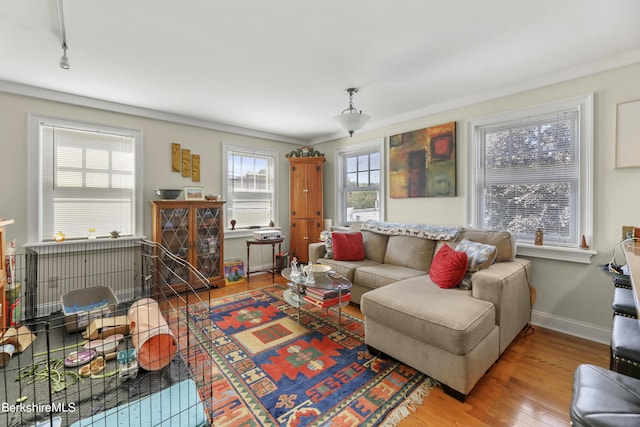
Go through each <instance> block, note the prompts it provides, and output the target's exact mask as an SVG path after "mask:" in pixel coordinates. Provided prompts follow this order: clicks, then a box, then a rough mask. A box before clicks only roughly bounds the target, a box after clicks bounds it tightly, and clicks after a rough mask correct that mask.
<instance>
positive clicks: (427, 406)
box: [200, 274, 609, 427]
mask: <svg viewBox="0 0 640 427" xmlns="http://www.w3.org/2000/svg"><path fill="white" fill-rule="evenodd" d="M276 283H281V284H285V283H286V282H285V281H284V279H283V278H281V277H277V278H276ZM271 284H272V283H271V276H270V275H268V274H259V275H256V276H252V277H251V281H250V282H249V283H241V284H236V285H231V286H227V287H225V288H221V289H214V290H211V291H209V292H207V293H203V294H201V295H200V298H202V299H206V298H219V297H222V296H226V295H231V294H234V293H238V292H245V291H248V290H252V289H258V288H261V287H265V286H270V285H271ZM343 310H344V311H345V312H347V313H349V314H351V315H353V316H356V317H358V318H361V319H362V318H363V316H362V313H361V312H360V310H359V309H358V307H357V306H355V305H350V306H348V307H346V308H344V309H343ZM581 363H590V364H594V365H598V366H602V367H608V366H609V347H608V346H607V345H603V344H598V343H594V342H592V341H588V340H584V339H581V338H576V337H573V336H570V335H565V334H561V333H558V332H555V331H551V330H547V329H543V328H539V327H535V332H534V333H533V334H531V335H528V336H526V337H525V336H524V334H523V333H521V334H520V335H519V336H518V337H517V338H516V339H515V340H514V342H513V343H512V344H511V345H510V346H509V347H508V348H507V350H506V351H505V352H504V353H503V354H502V356H501V357H500V359H499V360H498V361H497V362H496V363H495V364H494V365H493V367H492V368H491V369H490V370H489V372H488V373H487V374H486V375H485V376H484V377H483V378H482V379H481V380H480V381H479V382H478V384H476V386H475V387H474V389H473V390H472V391H471V393H470V394H469V395H468V396H467V399H466V401H465V403H461V402H459V401H457V400H455V399H453V398H451V397H449V396H447V395H446V394H444V392H443V391H442V389H441V388H440V387H434V388H433V389H432V390H431V393H430V394H429V396H428V397H427V398H425V400H424V402H423V403H422V404H421V405H420V406H418V407H417V408H416V411H415V412H414V413H412V414H411V415H410V416H409V417H408V418H406V419H405V420H403V421H402V422H401V423H400V427H414V426H415V427H422V426H429V427H434V426H435V427H438V426H443V427H449V426H464V427H473V426H490V427H497V426H567V425H569V405H570V403H571V388H572V383H573V372H574V370H575V369H576V368H577V367H578V365H580V364H581Z"/></svg>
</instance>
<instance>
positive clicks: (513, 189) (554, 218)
mask: <svg viewBox="0 0 640 427" xmlns="http://www.w3.org/2000/svg"><path fill="white" fill-rule="evenodd" d="M591 105H592V96H591V95H589V96H584V97H579V98H572V99H568V100H564V101H558V102H554V103H551V104H545V105H542V106H537V107H531V108H528V109H523V110H518V111H514V112H511V113H506V114H502V115H497V116H492V117H487V118H482V119H476V120H473V121H472V122H470V128H469V136H470V144H471V145H470V146H471V150H470V153H471V162H472V172H471V181H472V184H471V193H472V203H471V210H472V212H470V214H471V216H472V223H473V226H475V227H478V228H481V229H486V230H509V231H511V232H512V233H513V234H515V235H516V237H517V239H518V242H524V243H533V242H534V239H535V233H536V230H538V229H540V230H542V231H543V233H544V244H545V245H552V246H559V247H573V248H575V247H577V246H578V245H579V243H580V240H581V236H582V235H586V236H588V237H590V236H591V227H592V220H591V213H592V206H591V200H592V196H591V193H592V185H591V180H592V178H591V177H592V159H591V156H592V154H591V153H592V148H591V145H592V144H591V133H592V132H591V127H592V117H591V116H592V113H591Z"/></svg>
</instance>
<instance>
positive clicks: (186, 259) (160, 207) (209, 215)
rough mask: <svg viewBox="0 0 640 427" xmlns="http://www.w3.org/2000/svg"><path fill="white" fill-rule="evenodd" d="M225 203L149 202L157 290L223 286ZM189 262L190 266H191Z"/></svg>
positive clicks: (176, 291)
mask: <svg viewBox="0 0 640 427" xmlns="http://www.w3.org/2000/svg"><path fill="white" fill-rule="evenodd" d="M223 204H224V202H208V201H197V202H196V201H173V200H163V201H154V202H152V227H153V240H154V241H155V242H157V243H159V244H160V245H162V246H163V248H164V249H163V250H159V251H158V252H159V253H157V254H156V256H157V260H156V267H155V270H156V277H155V283H156V285H157V287H158V289H157V291H160V292H162V293H164V294H165V295H167V296H169V295H175V293H185V292H189V291H192V290H200V289H205V288H206V287H207V282H208V283H209V285H210V286H211V287H213V288H218V287H223V286H224V221H223V220H222V212H223V209H222V206H223ZM186 263H189V264H191V266H193V268H190V267H189V265H187V264H186Z"/></svg>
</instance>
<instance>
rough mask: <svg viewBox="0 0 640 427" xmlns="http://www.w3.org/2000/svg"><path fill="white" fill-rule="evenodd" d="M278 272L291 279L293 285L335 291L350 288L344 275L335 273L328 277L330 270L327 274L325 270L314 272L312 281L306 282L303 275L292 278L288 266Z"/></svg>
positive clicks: (349, 283)
mask: <svg viewBox="0 0 640 427" xmlns="http://www.w3.org/2000/svg"><path fill="white" fill-rule="evenodd" d="M280 274H282V277H284V278H285V279H287V280H289V281H291V282H292V283H293V284H295V285H300V286H309V287H311V288H318V289H328V290H335V291H348V290H349V289H351V282H350V281H349V280H348V279H347V278H346V277H344V276H341V275H335V274H334V275H333V276H332V277H330V276H331V274H330V272H329V274H327V272H320V273H314V274H313V279H314V282H313V283H308V282H307V281H306V277H305V276H304V275H301V276H299V277H297V278H296V277H294V278H292V277H291V268H290V267H289V268H285V269H283V270H282V272H281V273H280Z"/></svg>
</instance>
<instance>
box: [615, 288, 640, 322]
mask: <svg viewBox="0 0 640 427" xmlns="http://www.w3.org/2000/svg"><path fill="white" fill-rule="evenodd" d="M611 307H612V308H613V314H614V315H618V316H626V317H631V318H634V319H635V318H637V317H638V313H637V310H636V303H635V301H634V299H633V291H632V290H631V289H628V288H619V287H618V288H616V289H615V291H614V294H613V304H611Z"/></svg>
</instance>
